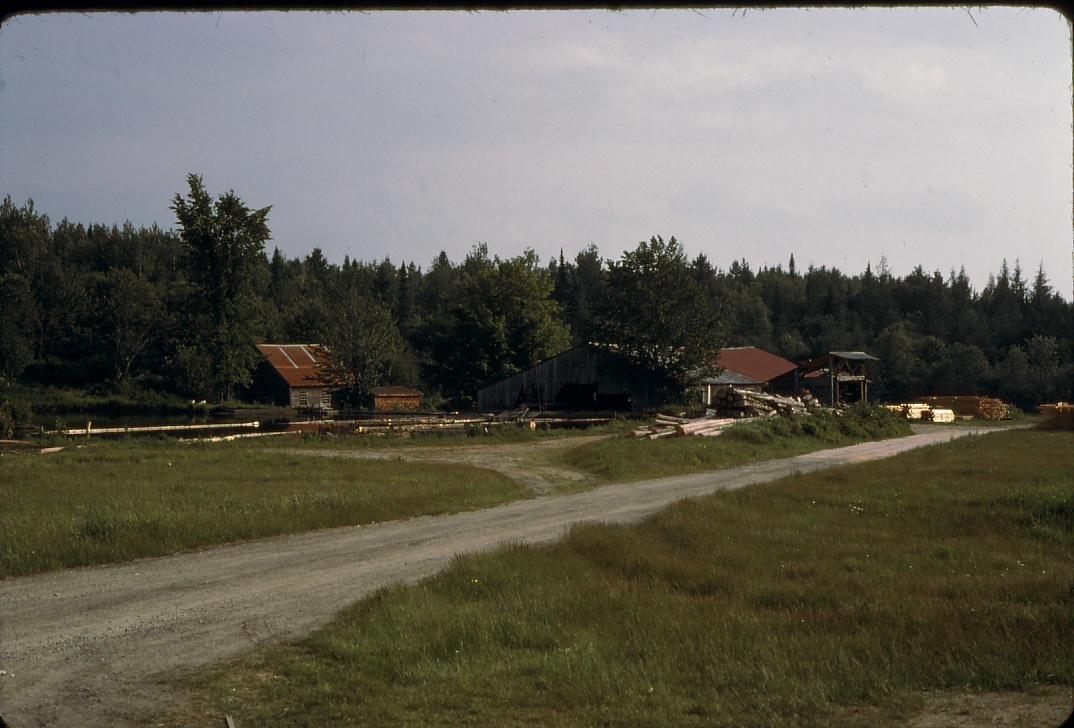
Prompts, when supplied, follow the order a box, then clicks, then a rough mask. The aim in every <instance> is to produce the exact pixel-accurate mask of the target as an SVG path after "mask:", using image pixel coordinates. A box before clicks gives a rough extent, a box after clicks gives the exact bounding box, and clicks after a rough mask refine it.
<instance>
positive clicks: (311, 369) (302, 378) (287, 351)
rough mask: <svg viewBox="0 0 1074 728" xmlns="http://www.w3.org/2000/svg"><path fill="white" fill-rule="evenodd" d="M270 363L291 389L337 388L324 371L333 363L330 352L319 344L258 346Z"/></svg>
mask: <svg viewBox="0 0 1074 728" xmlns="http://www.w3.org/2000/svg"><path fill="white" fill-rule="evenodd" d="M257 348H258V349H259V350H260V351H261V353H262V354H263V355H264V357H265V359H267V360H268V363H269V364H270V365H271V366H272V368H273V369H275V370H276V373H277V374H279V375H280V376H281V377H283V380H284V381H285V382H287V384H288V386H291V387H333V386H337V385H336V384H335V383H334V382H333V380H332V378H331V377H330V376H328V374H327V373H326V372H325V371H324V367H326V366H328V365H329V364H330V363H331V361H332V360H331V357H330V356H329V354H328V350H327V349H325V348H324V347H323V346H320V345H318V344H258V345H257Z"/></svg>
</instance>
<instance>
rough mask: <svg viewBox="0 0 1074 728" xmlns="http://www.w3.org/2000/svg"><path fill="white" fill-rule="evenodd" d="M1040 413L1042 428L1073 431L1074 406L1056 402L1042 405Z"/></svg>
mask: <svg viewBox="0 0 1074 728" xmlns="http://www.w3.org/2000/svg"><path fill="white" fill-rule="evenodd" d="M1040 413H1041V414H1042V415H1044V426H1045V427H1047V428H1049V429H1052V430H1074V404H1071V403H1069V402H1056V403H1055V404H1042V405H1041V406H1040Z"/></svg>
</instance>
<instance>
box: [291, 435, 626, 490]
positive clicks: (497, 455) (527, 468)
mask: <svg viewBox="0 0 1074 728" xmlns="http://www.w3.org/2000/svg"><path fill="white" fill-rule="evenodd" d="M609 437H613V435H582V436H578V437H564V438H559V439H553V440H538V441H536V442H523V443H518V442H512V443H503V444H497V445H464V446H462V447H444V446H443V445H439V446H435V447H407V448H392V449H385V448H382V449H379V450H343V449H340V450H324V449H310V448H306V449H302V448H288V449H286V450H281V451H280V452H283V453H290V454H295V455H310V456H317V457H330V458H356V459H359V460H407V461H413V462H423V463H459V464H462V465H473V466H475V467H479V468H487V469H488V470H495V471H497V472H499V473H503V474H504V475H506V476H508V477H510V478H513V479H514V480H515V481H516V482H518V483H521V484H522V485H525V486H526V487H528V488H529V489H530V490H532V491H533V492H534V494H536V495H546V494H548V493H551V492H553V491H554V490H555V488H556V487H557V486H560V485H564V484H566V483H580V482H582V481H585V480H588V479H589V476H588V475H586V474H585V473H580V472H578V471H577V470H571V469H570V468H567V467H565V466H563V465H557V464H553V463H552V462H550V460H549V457H548V455H549V453H552V452H555V451H558V450H566V449H568V448H572V447H578V446H579V445H584V444H586V443H589V442H596V441H597V440H606V439H608V438H609Z"/></svg>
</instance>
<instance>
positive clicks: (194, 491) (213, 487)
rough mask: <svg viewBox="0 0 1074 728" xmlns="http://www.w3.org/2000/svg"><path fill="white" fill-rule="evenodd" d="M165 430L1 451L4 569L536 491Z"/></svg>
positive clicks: (456, 472) (445, 468)
mask: <svg viewBox="0 0 1074 728" xmlns="http://www.w3.org/2000/svg"><path fill="white" fill-rule="evenodd" d="M237 444H239V443H228V444H226V445H189V444H179V443H175V442H171V441H161V440H149V441H147V440H131V441H125V442H101V443H95V444H91V445H88V446H86V447H85V448H84V449H81V450H74V449H68V450H66V451H64V452H61V453H57V454H53V455H48V456H39V455H36V454H34V455H6V456H3V457H0V502H2V503H3V507H2V508H0V577H7V576H15V575H21V574H29V573H33V572H38V571H46V570H49V569H57V568H63V567H70V566H83V565H87V564H96V563H104V562H110V561H123V560H127V559H132V558H137V557H141V556H158V555H162V554H168V553H174V552H176V551H181V550H184V549H190V548H196V547H200V546H206V545H210V544H220V543H225V542H229V541H238V540H242V539H251V538H259V537H262V536H272V535H277V534H282V533H295V532H300V531H308V530H312V529H316V528H326V527H330V526H342V525H352V524H362V523H370V522H375V521H385V520H391V519H396V518H406V517H409V516H416V515H422V514H434V513H447V512H454V511H463V510H470V509H474V508H486V507H488V506H492V505H496V504H498V503H502V502H505V501H508V500H512V499H515V498H520V497H524V496H525V495H526V494H527V491H526V490H525V489H524V488H522V487H521V486H519V485H517V484H515V483H514V482H512V481H511V480H509V479H508V478H506V477H505V476H503V475H500V474H498V473H494V472H492V471H488V470H481V469H478V468H473V467H468V466H464V465H426V464H418V463H403V462H388V463H385V462H365V461H360V460H335V459H333V460H328V459H323V458H311V457H299V456H294V455H288V454H285V453H279V452H271V451H266V450H263V449H261V450H259V449H256V448H238V447H231V445H237Z"/></svg>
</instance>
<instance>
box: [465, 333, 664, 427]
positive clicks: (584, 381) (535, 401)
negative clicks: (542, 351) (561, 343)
mask: <svg viewBox="0 0 1074 728" xmlns="http://www.w3.org/2000/svg"><path fill="white" fill-rule="evenodd" d="M613 356H614V355H610V354H608V353H607V352H605V351H601V350H599V349H597V348H596V347H593V346H590V345H588V344H581V345H578V346H575V347H573V348H571V349H568V350H567V351H564V352H562V353H561V354H558V355H556V356H554V357H552V358H550V359H546V360H544V361H542V362H540V363H539V364H537V365H535V366H533V367H531V368H529V369H527V370H526V371H524V372H519V373H518V374H515V375H514V376H511V377H508V378H506V379H503V380H500V381H499V382H495V383H493V384H490V385H488V386H487V387H483V388H482V389H480V390H478V393H477V408H478V410H480V411H483V412H489V411H496V410H505V409H514V408H515V407H519V406H521V405H526V406H530V407H551V406H556V405H557V404H560V405H563V404H569V405H570V406H573V407H589V408H591V409H620V408H624V407H625V406H626V404H627V402H629V404H630V406H631V407H632V408H633V409H640V408H643V407H649V406H653V405H654V404H656V403H655V402H653V401H652V391H653V387H652V386H651V383H650V382H647V381H645V379H644V377H641V376H639V375H637V374H636V373H632V372H631V371H630V370H629V368H628V367H623V366H615V365H614V364H615V363H613V361H612V358H613ZM565 399H567V400H570V401H569V402H565V401H564V400H565Z"/></svg>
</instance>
